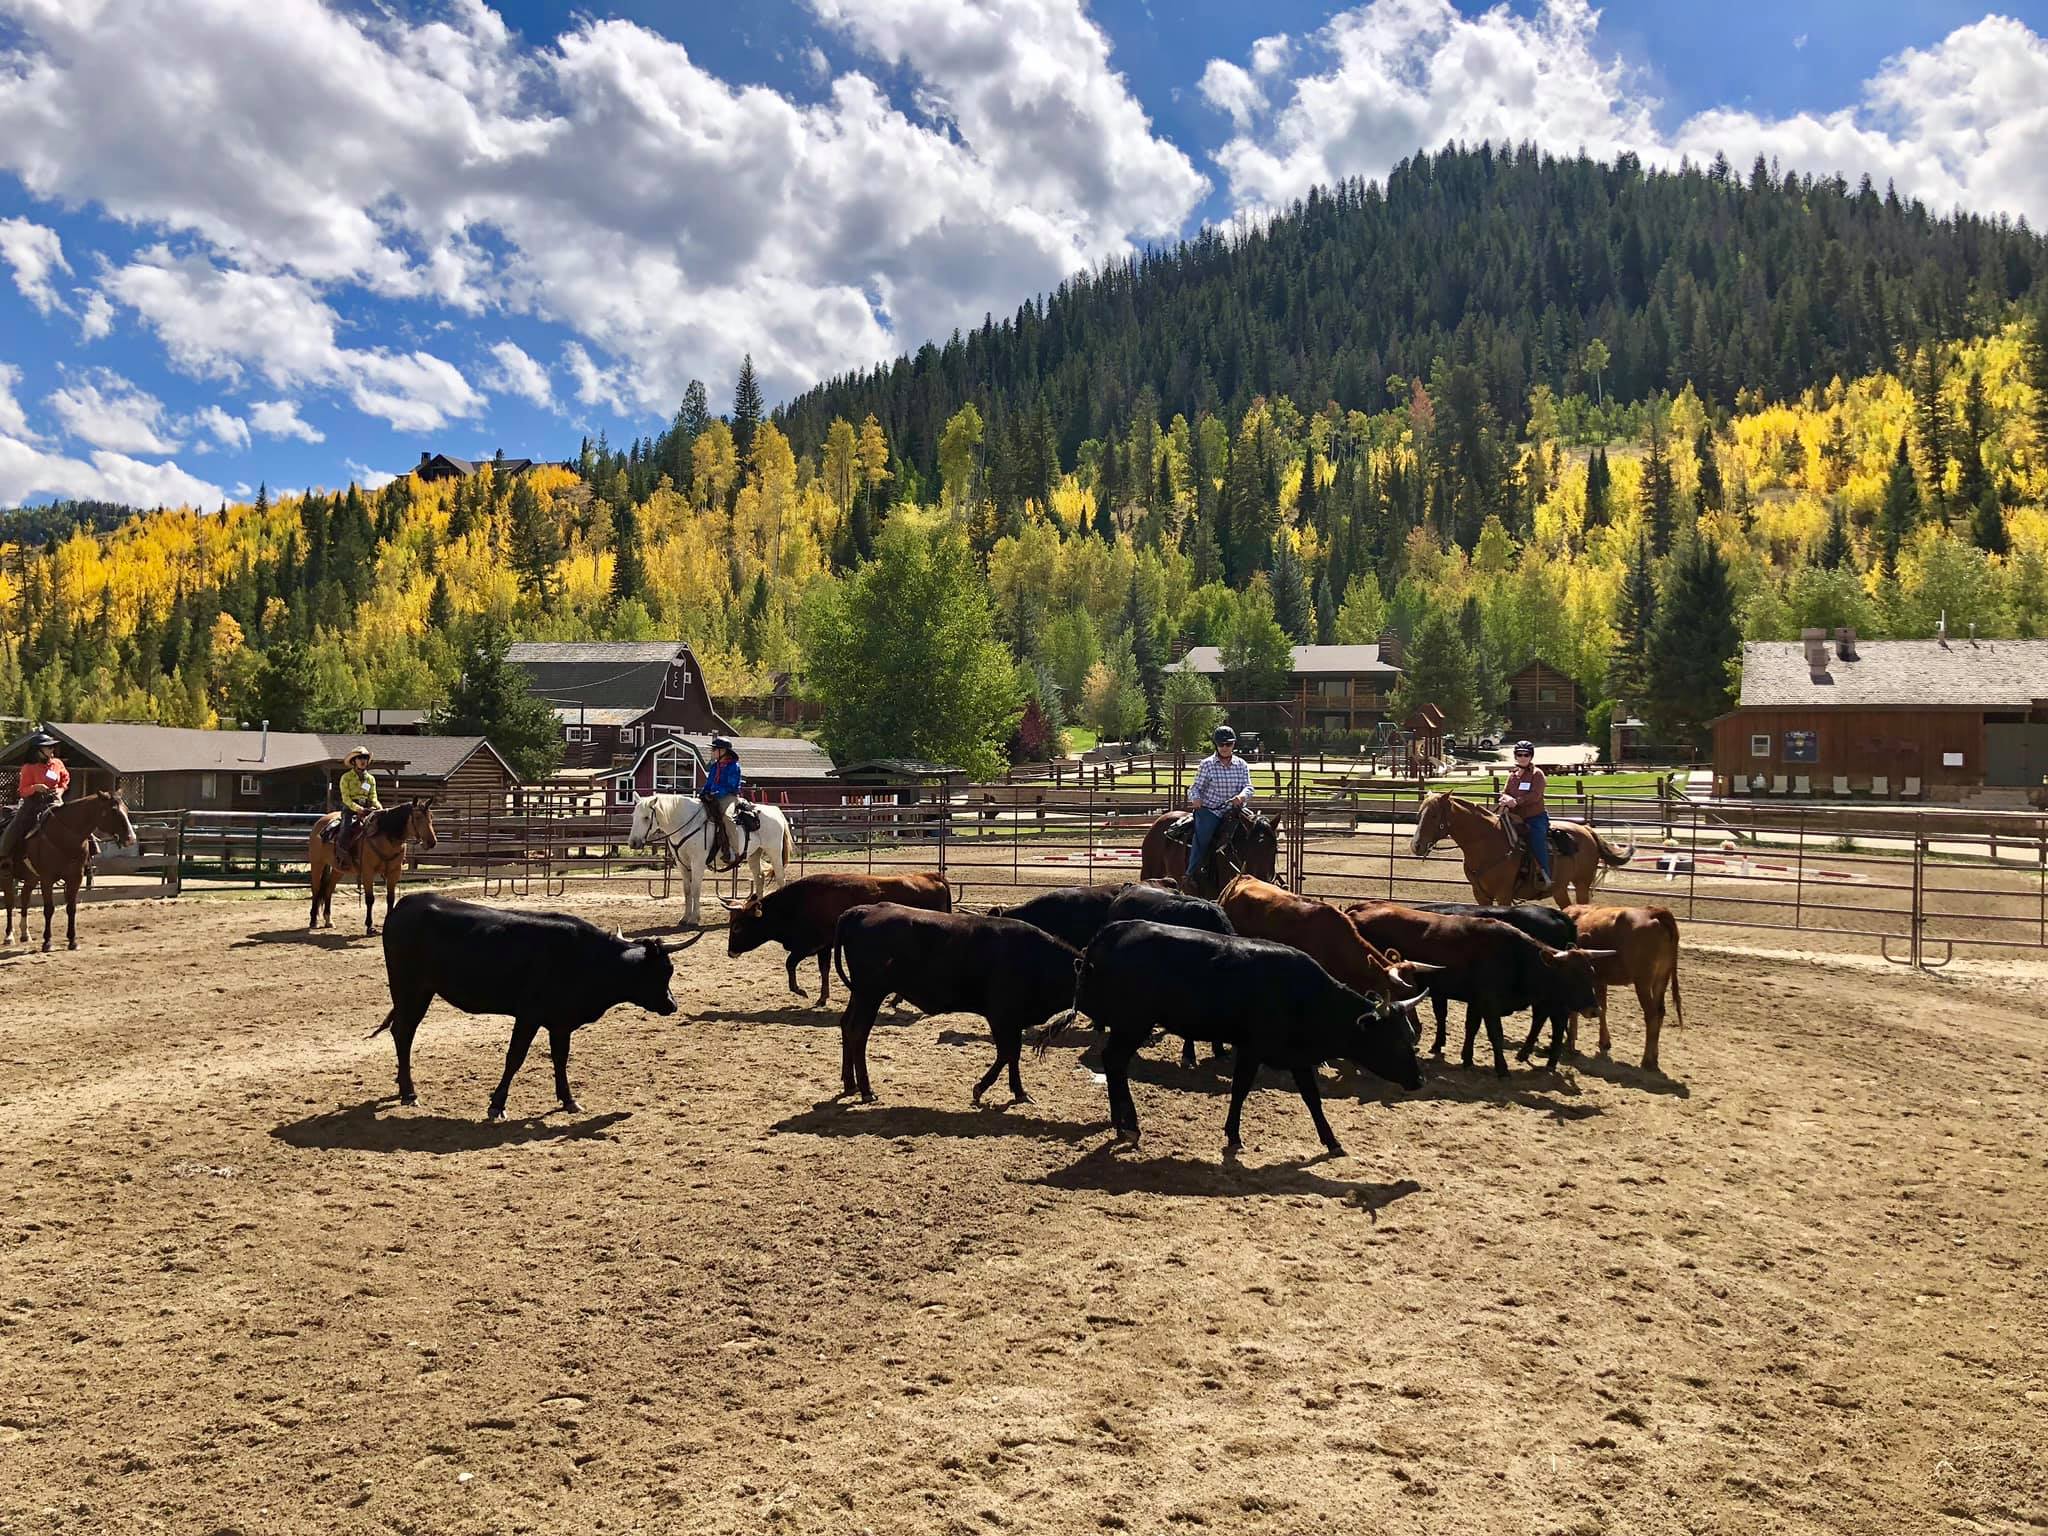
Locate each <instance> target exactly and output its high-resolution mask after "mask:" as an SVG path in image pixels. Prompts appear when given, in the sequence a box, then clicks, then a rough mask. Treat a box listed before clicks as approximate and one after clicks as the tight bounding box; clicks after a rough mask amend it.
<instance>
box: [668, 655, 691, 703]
mask: <svg viewBox="0 0 2048 1536" xmlns="http://www.w3.org/2000/svg"><path fill="white" fill-rule="evenodd" d="M668 696H669V697H670V698H672V699H686V698H688V697H689V696H690V669H689V668H688V667H686V666H684V665H683V664H682V663H681V662H680V661H679V662H676V663H675V664H674V665H672V666H671V667H670V668H669V669H668Z"/></svg>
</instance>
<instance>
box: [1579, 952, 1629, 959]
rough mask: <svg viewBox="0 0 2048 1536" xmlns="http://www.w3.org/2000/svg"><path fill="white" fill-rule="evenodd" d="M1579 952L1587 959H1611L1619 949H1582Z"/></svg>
mask: <svg viewBox="0 0 2048 1536" xmlns="http://www.w3.org/2000/svg"><path fill="white" fill-rule="evenodd" d="M1579 953H1580V954H1582V955H1584V956H1585V957H1586V958H1587V959H1588V960H1612V959H1613V958H1614V957H1615V956H1616V955H1618V954H1620V953H1621V951H1620V950H1618V949H1582V950H1580V951H1579Z"/></svg>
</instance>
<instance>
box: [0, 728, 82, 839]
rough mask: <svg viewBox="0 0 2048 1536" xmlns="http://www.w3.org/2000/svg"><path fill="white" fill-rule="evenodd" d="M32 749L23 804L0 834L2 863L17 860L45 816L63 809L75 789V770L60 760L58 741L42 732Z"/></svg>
mask: <svg viewBox="0 0 2048 1536" xmlns="http://www.w3.org/2000/svg"><path fill="white" fill-rule="evenodd" d="M29 746H30V747H31V748H33V749H34V750H33V752H32V754H31V756H30V758H29V760H28V761H27V762H25V763H23V764H22V765H21V781H20V789H21V800H20V803H19V804H17V805H16V806H15V807H14V816H13V819H12V820H10V821H9V822H8V823H7V830H6V831H5V832H0V863H4V862H5V861H7V860H8V859H11V858H13V857H14V854H15V851H16V850H17V849H18V848H20V847H21V845H22V843H23V842H24V841H25V840H26V839H27V837H28V835H29V833H30V832H32V831H33V830H35V826H36V823H37V822H38V821H40V820H41V819H42V816H43V813H44V812H46V811H49V810H52V809H54V808H55V807H57V806H59V805H62V804H63V803H64V791H65V790H67V789H69V788H70V787H71V770H70V769H68V768H66V767H65V766H64V764H63V762H62V760H61V759H59V757H58V756H57V749H58V746H59V743H58V741H57V738H56V737H54V736H52V735H50V734H49V733H48V732H44V731H39V732H37V733H36V735H35V737H34V739H33V740H31V741H30V742H29Z"/></svg>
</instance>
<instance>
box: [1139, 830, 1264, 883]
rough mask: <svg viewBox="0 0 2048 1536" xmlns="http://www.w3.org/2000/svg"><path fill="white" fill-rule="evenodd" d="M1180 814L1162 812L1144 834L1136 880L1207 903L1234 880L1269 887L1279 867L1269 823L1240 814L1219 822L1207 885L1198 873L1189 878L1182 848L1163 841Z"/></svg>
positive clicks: (1182, 844) (1185, 850)
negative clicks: (1173, 886)
mask: <svg viewBox="0 0 2048 1536" xmlns="http://www.w3.org/2000/svg"><path fill="white" fill-rule="evenodd" d="M1184 814H1185V813H1184V812H1181V811H1168V812H1167V813H1166V814H1165V815H1164V816H1161V817H1159V818H1158V819H1157V820H1155V821H1154V822H1153V823H1152V825H1151V826H1149V827H1147V828H1146V829H1145V841H1144V844H1143V845H1142V847H1141V849H1140V851H1139V861H1140V864H1139V870H1138V878H1139V879H1140V880H1158V879H1168V880H1175V881H1178V882H1179V884H1180V889H1181V890H1183V891H1185V892H1187V893H1188V894H1189V895H1190V896H1206V897H1208V898H1209V899H1210V900H1212V901H1213V900H1214V899H1215V896H1216V893H1217V892H1218V891H1220V890H1222V889H1223V887H1224V886H1226V885H1228V884H1230V882H1231V881H1233V880H1235V879H1236V878H1237V877H1238V876H1239V875H1251V876H1253V877H1254V878H1256V879H1260V880H1264V881H1265V882H1267V883H1268V884H1269V885H1270V884H1273V883H1275V882H1274V875H1273V871H1274V870H1275V868H1276V867H1277V866H1278V865H1279V862H1280V831H1279V828H1278V827H1276V826H1275V825H1274V824H1273V822H1272V820H1271V819H1270V818H1268V817H1263V816H1250V815H1245V814H1243V813H1241V812H1231V813H1229V814H1226V815H1225V816H1224V818H1223V825H1222V826H1220V827H1218V828H1217V829H1216V839H1215V841H1214V842H1212V843H1211V844H1210V845H1209V855H1210V862H1209V867H1210V868H1211V869H1214V870H1216V871H1217V874H1218V878H1217V879H1216V880H1215V881H1214V882H1213V883H1212V882H1210V881H1209V880H1207V879H1206V878H1203V877H1202V875H1201V874H1200V872H1197V874H1196V875H1195V876H1193V877H1190V876H1189V874H1188V849H1187V845H1186V844H1185V843H1177V842H1175V841H1173V839H1171V838H1169V837H1168V836H1167V835H1166V829H1167V828H1168V827H1170V826H1172V825H1173V824H1174V823H1175V822H1176V821H1178V820H1179V819H1180V818H1181V816H1182V815H1184Z"/></svg>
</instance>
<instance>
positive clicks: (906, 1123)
mask: <svg viewBox="0 0 2048 1536" xmlns="http://www.w3.org/2000/svg"><path fill="white" fill-rule="evenodd" d="M990 1091H991V1093H994V1094H1001V1093H1003V1092H1004V1091H1005V1090H1004V1089H1003V1088H1002V1087H1001V1086H1000V1085H998V1086H997V1087H996V1088H994V1089H991V1090H990ZM769 1129H770V1130H772V1131H778V1132H784V1133H791V1134H795V1135H800V1136H882V1137H889V1138H894V1137H897V1136H965V1137H1005V1136H1007V1137H1016V1138H1022V1139H1026V1140H1030V1141H1064V1142H1069V1143H1076V1142H1081V1141H1085V1140H1087V1138H1088V1137H1090V1136H1092V1135H1093V1134H1094V1133H1095V1130H1096V1127H1094V1126H1093V1125H1076V1124H1074V1123H1073V1122H1071V1121H1067V1120H1047V1119H1045V1118H1043V1117H1042V1116H1039V1115H1034V1114H1032V1113H1030V1111H1029V1110H1028V1109H1022V1108H1019V1107H1017V1106H1014V1105H1010V1104H1008V1103H1006V1102H1004V1101H1003V1100H1002V1099H1000V1098H995V1099H991V1100H990V1101H989V1102H988V1104H987V1106H986V1107H985V1108H981V1109H933V1108H931V1107H930V1106H928V1105H922V1104H855V1103H853V1102H851V1101H849V1100H846V1099H821V1100H819V1101H818V1102H817V1103H816V1104H814V1105H812V1106H811V1108H809V1109H807V1110H805V1111H804V1112H803V1113H802V1114H800V1115H791V1116H790V1117H789V1118H788V1119H787V1120H781V1121H777V1122H776V1123H775V1124H774V1125H772V1126H770V1127H769Z"/></svg>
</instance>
